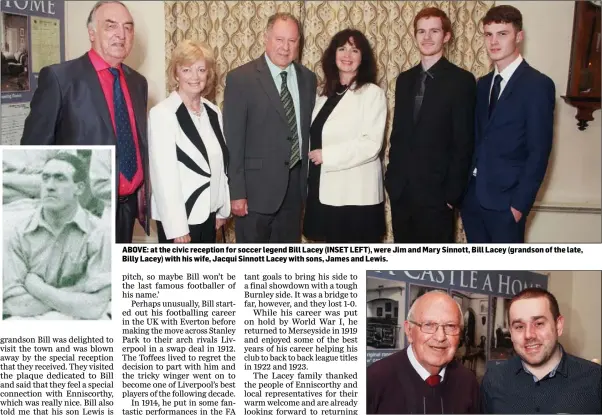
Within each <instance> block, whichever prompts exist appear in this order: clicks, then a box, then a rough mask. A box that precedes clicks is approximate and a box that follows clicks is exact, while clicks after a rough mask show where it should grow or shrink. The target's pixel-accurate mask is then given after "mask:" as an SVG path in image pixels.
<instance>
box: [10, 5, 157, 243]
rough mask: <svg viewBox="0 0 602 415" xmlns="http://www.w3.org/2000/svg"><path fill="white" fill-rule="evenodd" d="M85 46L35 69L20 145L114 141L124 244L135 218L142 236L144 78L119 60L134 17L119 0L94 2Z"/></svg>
mask: <svg viewBox="0 0 602 415" xmlns="http://www.w3.org/2000/svg"><path fill="white" fill-rule="evenodd" d="M88 35H89V37H90V43H91V49H90V50H89V51H88V52H87V53H86V54H84V55H83V56H81V57H79V58H77V59H74V60H71V61H67V62H64V63H60V64H56V65H51V66H47V67H45V68H42V70H41V71H40V74H39V77H38V88H37V89H36V92H35V94H34V96H33V99H32V101H31V112H30V113H29V116H28V117H27V119H26V120H25V128H24V130H23V137H22V138H21V144H39V145H49V144H58V145H116V155H117V163H116V166H117V167H118V169H116V176H117V177H116V183H117V187H118V189H117V191H118V195H119V197H118V205H117V217H116V237H115V239H116V241H117V242H118V243H124V242H131V241H132V233H133V229H134V221H135V219H136V217H138V219H139V220H140V223H141V224H142V225H143V227H144V228H145V230H146V232H147V233H148V231H149V228H148V221H147V217H148V210H147V206H150V204H149V197H150V191H149V183H148V180H145V178H147V177H148V175H147V173H146V172H147V169H148V149H147V139H146V131H147V127H146V107H147V98H148V85H147V82H146V79H145V78H144V77H143V76H142V75H140V74H139V73H138V72H136V71H135V70H133V69H132V68H130V67H128V66H126V65H124V64H123V61H124V60H125V58H126V57H127V56H128V55H129V53H130V51H131V50H132V45H133V43H134V21H133V19H132V16H131V14H130V12H129V11H128V9H127V7H126V6H125V5H124V4H123V3H121V2H119V1H99V2H97V3H96V4H95V5H94V7H93V8H92V11H91V12H90V15H89V17H88Z"/></svg>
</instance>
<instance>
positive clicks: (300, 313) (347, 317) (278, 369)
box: [244, 273, 359, 415]
mask: <svg viewBox="0 0 602 415" xmlns="http://www.w3.org/2000/svg"><path fill="white" fill-rule="evenodd" d="M357 278H358V277H357V275H353V274H345V273H336V274H326V273H318V274H308V273H291V274H288V273H282V274H281V273H274V274H245V276H244V297H245V301H244V306H245V310H248V312H247V313H246V314H245V320H244V331H245V333H244V334H245V336H244V352H245V353H244V355H245V356H244V370H245V383H244V387H245V391H244V393H245V400H244V403H245V414H257V415H260V414H261V415H272V414H284V413H288V414H306V413H310V412H308V411H311V414H313V415H316V414H320V415H322V414H324V415H326V414H334V413H345V414H355V413H358V409H357V408H358V400H357V396H358V392H357V387H358V385H357V373H356V372H355V371H354V372H346V371H345V370H341V368H344V367H345V363H349V362H357V361H358V358H359V353H358V340H357V338H358V313H357V307H358V305H357V296H358V294H357V289H358V284H357V283H356V281H357ZM308 408H320V409H319V411H318V410H315V409H309V410H308ZM341 410H344V411H343V412H341Z"/></svg>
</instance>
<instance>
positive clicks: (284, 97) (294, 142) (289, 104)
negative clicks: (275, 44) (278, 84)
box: [280, 71, 300, 169]
mask: <svg viewBox="0 0 602 415" xmlns="http://www.w3.org/2000/svg"><path fill="white" fill-rule="evenodd" d="M286 75H287V73H286V72H285V71H282V72H280V76H281V77H282V88H280V100H281V101H282V105H283V106H284V114H285V115H286V121H287V122H288V126H289V128H290V129H291V137H290V141H291V157H290V163H289V165H288V167H289V168H290V169H292V168H293V167H294V166H295V164H297V162H298V161H299V160H300V154H299V153H300V151H299V133H298V132H297V117H296V115H295V106H294V105H293V97H292V96H291V92H290V91H289V90H288V85H287V84H286Z"/></svg>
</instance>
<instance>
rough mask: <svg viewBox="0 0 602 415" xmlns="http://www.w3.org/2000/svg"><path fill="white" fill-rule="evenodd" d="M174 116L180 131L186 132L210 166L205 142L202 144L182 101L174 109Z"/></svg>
mask: <svg viewBox="0 0 602 415" xmlns="http://www.w3.org/2000/svg"><path fill="white" fill-rule="evenodd" d="M176 118H177V119H178V123H179V124H180V128H181V129H182V131H184V134H186V136H187V137H188V139H189V140H190V142H191V143H192V144H193V145H194V146H195V147H196V148H197V150H199V152H200V153H201V154H202V155H203V158H204V159H205V161H206V162H207V166H210V165H209V156H208V155H207V149H206V148H205V144H203V140H202V139H201V136H200V135H199V132H198V131H197V129H196V127H195V126H194V123H193V122H192V118H190V114H189V113H188V110H187V109H186V106H185V105H184V103H182V104H180V106H179V107H178V110H177V111H176ZM193 170H194V169H193Z"/></svg>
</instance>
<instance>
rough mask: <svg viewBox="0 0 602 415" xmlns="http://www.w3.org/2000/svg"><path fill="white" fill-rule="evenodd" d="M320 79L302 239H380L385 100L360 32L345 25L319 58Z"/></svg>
mask: <svg viewBox="0 0 602 415" xmlns="http://www.w3.org/2000/svg"><path fill="white" fill-rule="evenodd" d="M322 69H323V70H324V75H325V82H324V85H323V86H322V90H321V92H320V93H319V94H318V97H317V99H316V106H315V108H314V112H313V116H312V120H313V121H312V125H311V129H310V143H309V145H310V147H309V148H310V152H309V173H308V194H307V203H306V208H305V219H304V222H303V233H304V235H305V237H306V238H308V239H312V240H315V241H324V242H353V243H373V242H380V241H381V238H382V236H383V234H384V232H385V212H384V193H383V181H382V167H381V161H380V158H379V154H380V151H381V148H382V144H383V139H384V131H385V122H386V117H387V106H386V98H385V94H384V91H383V90H382V89H381V88H380V87H379V86H378V85H376V62H375V59H374V53H373V51H372V48H371V47H370V43H369V42H368V40H367V39H366V37H365V36H364V35H363V33H362V32H360V31H358V30H354V29H345V30H343V31H341V32H339V33H337V34H336V35H335V36H334V37H333V38H332V40H331V42H330V45H329V46H328V48H327V49H326V50H325V52H324V55H323V57H322Z"/></svg>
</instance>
